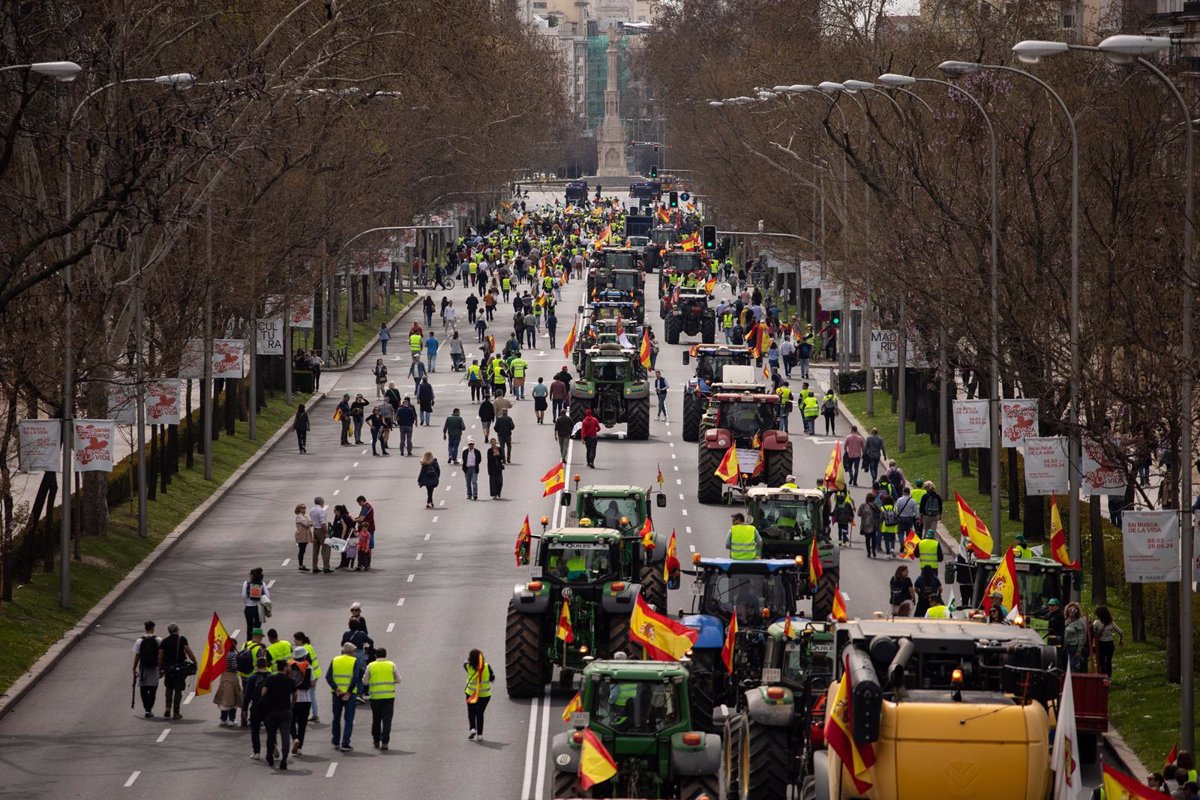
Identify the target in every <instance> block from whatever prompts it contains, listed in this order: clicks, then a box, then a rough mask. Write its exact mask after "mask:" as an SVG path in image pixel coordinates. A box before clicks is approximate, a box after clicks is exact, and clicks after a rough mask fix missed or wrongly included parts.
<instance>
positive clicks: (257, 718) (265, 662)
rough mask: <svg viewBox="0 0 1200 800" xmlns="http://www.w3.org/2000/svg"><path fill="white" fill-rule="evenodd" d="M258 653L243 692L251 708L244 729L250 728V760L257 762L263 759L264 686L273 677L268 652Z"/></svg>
mask: <svg viewBox="0 0 1200 800" xmlns="http://www.w3.org/2000/svg"><path fill="white" fill-rule="evenodd" d="M260 633H261V631H260ZM258 652H259V655H258V657H257V658H256V659H255V660H254V667H255V668H254V672H253V673H251V675H250V677H249V678H247V679H246V685H245V687H244V688H243V690H242V696H243V698H244V702H245V703H246V704H247V705H248V706H249V712H250V713H249V724H248V725H247V724H246V722H245V719H243V724H242V727H243V728H246V727H249V728H250V747H251V753H250V758H252V759H254V760H255V761H257V760H259V759H261V758H262V726H263V684H264V682H265V681H266V680H267V678H269V677H271V673H270V672H269V671H268V669H267V667H268V666H269V665H270V663H271V661H270V659H268V658H267V651H266V650H265V649H260V650H259V651H258Z"/></svg>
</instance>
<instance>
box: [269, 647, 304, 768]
mask: <svg viewBox="0 0 1200 800" xmlns="http://www.w3.org/2000/svg"><path fill="white" fill-rule="evenodd" d="M261 691H262V718H263V724H264V725H265V726H266V728H267V766H269V767H273V766H275V759H276V757H278V758H279V768H280V769H283V770H285V769H287V757H288V750H289V749H290V747H291V738H292V704H293V703H295V702H296V684H295V683H293V682H292V676H291V675H290V674H288V661H287V659H280V660H278V661H276V662H275V671H274V672H272V673H271V674H270V675H268V676H267V677H266V678H265V679H264V680H263V683H262V690H261ZM276 745H278V747H277V746H276Z"/></svg>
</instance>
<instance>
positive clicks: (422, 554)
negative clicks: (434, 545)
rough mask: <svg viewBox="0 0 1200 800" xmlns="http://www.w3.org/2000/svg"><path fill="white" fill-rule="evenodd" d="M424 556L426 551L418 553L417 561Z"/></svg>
mask: <svg viewBox="0 0 1200 800" xmlns="http://www.w3.org/2000/svg"><path fill="white" fill-rule="evenodd" d="M424 557H425V554H424V553H417V561H420V560H421V559H422V558H424Z"/></svg>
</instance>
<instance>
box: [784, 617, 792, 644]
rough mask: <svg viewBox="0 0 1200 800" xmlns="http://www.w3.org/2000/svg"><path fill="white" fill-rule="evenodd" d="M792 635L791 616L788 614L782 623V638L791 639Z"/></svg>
mask: <svg viewBox="0 0 1200 800" xmlns="http://www.w3.org/2000/svg"><path fill="white" fill-rule="evenodd" d="M792 635H793V634H792V615H791V614H788V615H787V619H785V620H784V621H783V638H784V639H791V638H792Z"/></svg>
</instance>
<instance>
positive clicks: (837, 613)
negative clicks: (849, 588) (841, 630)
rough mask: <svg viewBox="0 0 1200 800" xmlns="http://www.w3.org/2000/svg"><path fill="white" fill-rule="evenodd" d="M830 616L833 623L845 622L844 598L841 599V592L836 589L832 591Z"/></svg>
mask: <svg viewBox="0 0 1200 800" xmlns="http://www.w3.org/2000/svg"><path fill="white" fill-rule="evenodd" d="M830 616H831V617H833V619H834V621H835V622H845V621H846V598H844V597H842V590H841V589H840V588H838V587H834V590H833V611H832V613H831V614H830Z"/></svg>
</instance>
